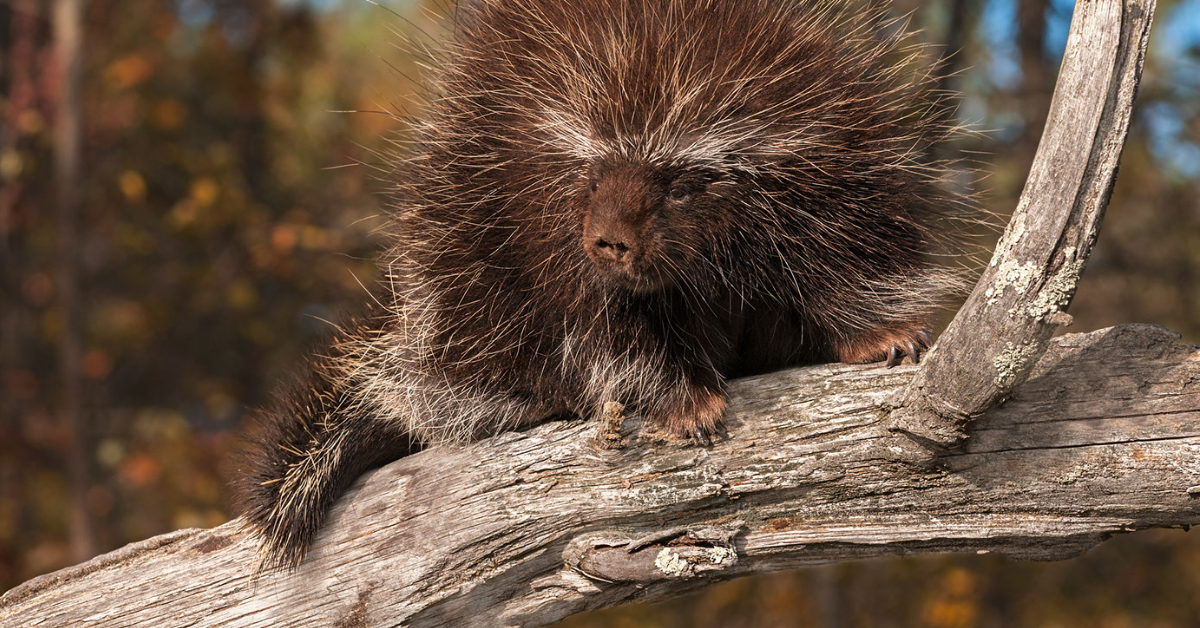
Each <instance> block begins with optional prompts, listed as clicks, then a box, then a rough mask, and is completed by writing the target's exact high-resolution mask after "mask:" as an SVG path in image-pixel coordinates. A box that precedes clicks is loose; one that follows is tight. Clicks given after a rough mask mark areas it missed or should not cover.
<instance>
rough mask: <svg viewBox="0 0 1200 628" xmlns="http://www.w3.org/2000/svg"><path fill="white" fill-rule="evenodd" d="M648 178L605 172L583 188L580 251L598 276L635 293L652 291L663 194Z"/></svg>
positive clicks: (633, 172) (635, 172)
mask: <svg viewBox="0 0 1200 628" xmlns="http://www.w3.org/2000/svg"><path fill="white" fill-rule="evenodd" d="M649 174H650V173H648V172H643V171H642V169H640V168H636V167H633V166H624V167H610V168H607V169H605V170H603V171H600V172H598V173H597V174H595V175H594V176H593V177H592V179H591V181H590V182H589V184H588V195H587V201H586V211H585V213H584V219H583V243H582V244H583V250H584V251H585V252H586V253H587V256H588V258H589V259H591V261H592V263H593V264H595V265H596V268H597V269H598V270H599V271H600V272H601V274H602V275H603V276H605V277H607V278H608V279H610V280H612V281H614V282H616V283H618V284H623V285H626V286H627V287H630V288H633V289H635V290H639V291H641V290H647V289H653V288H654V287H657V286H658V284H659V283H660V282H659V281H657V275H658V273H657V272H655V263H656V262H655V260H656V259H657V258H658V256H659V251H658V246H657V245H656V240H657V238H656V233H655V231H656V228H657V225H656V223H657V220H656V219H657V213H658V209H659V205H661V203H662V199H661V198H660V197H661V196H662V193H661V191H660V190H658V189H657V186H656V185H655V184H654V182H653V180H652V179H651V177H650V176H649Z"/></svg>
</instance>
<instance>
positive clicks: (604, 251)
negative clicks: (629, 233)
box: [591, 235, 633, 264]
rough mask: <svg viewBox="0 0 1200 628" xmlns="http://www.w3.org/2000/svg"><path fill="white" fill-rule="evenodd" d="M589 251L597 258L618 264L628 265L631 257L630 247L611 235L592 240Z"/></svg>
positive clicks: (621, 239) (619, 238)
mask: <svg viewBox="0 0 1200 628" xmlns="http://www.w3.org/2000/svg"><path fill="white" fill-rule="evenodd" d="M591 249H592V252H593V253H594V254H595V255H596V256H597V257H600V258H602V259H606V260H609V261H611V262H616V263H618V264H624V263H628V261H629V260H630V259H631V258H632V257H633V254H632V251H631V249H630V246H629V244H628V243H626V242H625V239H623V238H621V237H613V236H611V235H607V236H601V237H598V238H595V239H593V240H592V243H591Z"/></svg>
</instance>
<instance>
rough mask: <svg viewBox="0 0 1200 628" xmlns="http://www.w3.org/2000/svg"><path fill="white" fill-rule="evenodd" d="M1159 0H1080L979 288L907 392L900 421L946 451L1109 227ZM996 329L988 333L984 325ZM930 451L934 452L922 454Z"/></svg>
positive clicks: (994, 391) (1037, 333)
mask: <svg viewBox="0 0 1200 628" xmlns="http://www.w3.org/2000/svg"><path fill="white" fill-rule="evenodd" d="M1154 6H1155V2H1154V0H1092V1H1089V2H1078V3H1076V5H1075V14H1074V16H1073V17H1072V20H1071V32H1070V35H1069V36H1068V39H1067V49H1066V52H1065V54H1064V56H1063V63H1062V68H1061V69H1060V70H1059V76H1058V85H1057V87H1056V88H1055V91H1054V100H1053V102H1052V103H1051V105H1050V115H1049V118H1048V120H1047V122H1046V129H1045V132H1044V133H1043V135H1042V140H1041V143H1040V144H1039V146H1038V151H1037V156H1036V157H1035V158H1034V162H1033V167H1032V169H1031V170H1030V173H1029V179H1028V180H1027V181H1026V184H1025V190H1024V191H1023V192H1022V193H1021V200H1020V201H1019V203H1018V205H1017V208H1016V210H1015V211H1014V212H1013V217H1012V220H1011V222H1010V223H1009V225H1008V229H1007V231H1005V233H1004V236H1003V237H1002V238H1001V240H1000V243H999V245H998V246H997V247H996V252H995V255H994V256H993V258H992V261H991V263H990V264H989V265H988V267H987V269H986V270H985V271H984V273H983V276H982V277H981V278H980V280H979V284H978V285H977V286H976V287H975V291H974V292H973V293H972V294H971V296H970V298H968V299H967V302H966V303H965V304H964V305H963V307H962V309H960V310H959V312H958V314H957V315H956V316H955V317H954V320H953V321H952V322H951V323H950V326H949V328H947V329H946V331H945V333H943V334H942V336H941V338H940V339H939V340H938V346H937V350H935V351H934V352H933V353H931V354H930V355H929V356H928V358H927V359H926V360H925V361H924V364H922V366H921V371H920V373H919V374H918V375H917V377H916V378H915V379H914V380H913V382H912V385H911V386H910V387H909V388H908V390H907V391H906V393H905V398H904V402H903V403H902V404H901V410H900V411H899V412H897V413H896V416H895V417H894V418H893V421H894V425H893V427H894V428H895V429H896V430H898V431H900V432H903V433H906V434H908V435H910V436H911V437H913V439H914V440H915V441H916V442H918V443H920V444H921V445H924V446H925V447H927V448H929V449H932V450H934V451H935V452H938V451H944V450H946V449H951V448H954V447H956V446H958V445H959V444H961V442H962V441H963V439H965V438H966V434H967V427H968V425H969V423H970V421H971V419H973V418H974V417H976V416H979V415H980V414H982V413H983V412H984V411H986V410H987V409H988V408H991V407H992V406H993V405H995V404H996V403H997V402H999V401H1000V400H1001V399H1003V398H1004V397H1006V396H1007V395H1008V394H1009V393H1010V392H1011V391H1012V390H1013V389H1014V388H1015V387H1016V386H1018V385H1020V384H1021V382H1023V381H1025V378H1026V377H1028V375H1029V373H1030V371H1031V370H1032V369H1033V366H1034V364H1037V361H1038V358H1040V357H1041V356H1042V353H1043V352H1044V351H1045V350H1046V346H1047V343H1048V342H1049V340H1050V337H1051V336H1052V335H1053V334H1054V332H1055V331H1056V330H1057V329H1058V328H1059V326H1061V325H1064V324H1067V323H1068V322H1069V321H1070V317H1069V316H1067V315H1066V314H1065V311H1066V308H1067V305H1069V304H1070V302H1071V299H1072V298H1074V296H1075V289H1076V286H1077V285H1078V283H1079V275H1080V273H1081V272H1083V267H1084V264H1085V263H1086V262H1087V258H1088V255H1089V254H1090V253H1091V250H1092V246H1093V245H1094V244H1095V242H1096V238H1097V237H1098V236H1099V231H1100V221H1101V220H1102V219H1103V218H1104V210H1105V208H1106V207H1107V206H1108V199H1109V196H1110V195H1111V194H1112V184H1113V181H1114V180H1115V179H1116V174H1117V162H1118V161H1119V159H1120V156H1121V150H1122V148H1123V147H1124V146H1125V137H1126V135H1127V133H1128V130H1129V120H1130V116H1131V115H1132V111H1133V99H1134V95H1135V94H1136V92H1137V86H1138V81H1139V80H1140V79H1141V73H1142V64H1143V61H1144V60H1145V56H1146V44H1147V42H1148V41H1149V37H1150V23H1151V21H1152V19H1153V16H1154ZM983 330H986V333H981V331H983ZM922 455H924V457H928V452H924V454H921V453H920V452H917V453H916V457H921V456H922Z"/></svg>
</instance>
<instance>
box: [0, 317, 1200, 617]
mask: <svg viewBox="0 0 1200 628" xmlns="http://www.w3.org/2000/svg"><path fill="white" fill-rule="evenodd" d="M1177 339H1178V336H1177V335H1176V334H1174V333H1173V332H1170V331H1168V330H1165V329H1162V328H1159V327H1152V326H1148V325H1131V326H1123V327H1117V328H1113V329H1107V330H1102V331H1098V332H1094V333H1091V334H1081V335H1071V336H1064V337H1062V338H1058V339H1055V340H1053V341H1052V342H1051V345H1050V350H1049V351H1048V352H1047V354H1046V355H1045V356H1043V357H1042V359H1041V360H1040V361H1039V363H1038V365H1037V367H1036V368H1035V369H1034V370H1033V373H1032V375H1031V377H1030V378H1029V380H1028V381H1027V382H1026V383H1025V384H1023V385H1021V386H1019V387H1018V388H1017V389H1016V390H1014V391H1013V393H1012V396H1011V398H1010V399H1009V400H1008V401H1007V402H1006V403H1005V404H1004V406H1003V407H1000V408H997V409H994V410H992V411H991V412H988V413H987V414H985V415H984V416H983V417H982V418H981V419H980V420H979V422H978V424H977V426H976V431H975V437H974V438H972V439H971V440H970V441H969V443H968V445H967V447H966V450H965V451H964V452H962V453H958V454H953V455H949V456H946V457H944V458H941V459H940V460H939V463H938V464H935V465H913V464H909V463H907V462H905V461H904V460H903V458H902V457H898V456H897V455H895V452H896V451H899V450H898V449H897V446H898V443H900V442H901V441H903V440H904V437H903V436H900V435H897V434H895V433H894V432H891V431H890V430H889V429H888V421H887V418H888V413H889V411H890V409H891V404H893V403H894V402H895V401H896V400H898V399H899V398H900V396H901V395H902V393H903V391H904V390H905V387H906V386H908V384H909V383H910V381H911V380H912V377H913V375H914V372H915V368H914V367H899V368H895V369H891V370H889V369H885V368H880V367H870V366H867V367H864V366H848V365H840V364H839V365H824V366H816V367H811V368H804V369H796V370H790V371H785V372H781V373H775V374H771V375H767V376H761V377H756V378H751V379H746V380H740V381H738V382H735V383H734V385H733V387H732V389H733V399H734V408H735V412H736V416H735V417H734V419H733V420H732V421H731V423H730V437H729V438H728V439H727V440H724V441H721V442H718V443H715V444H714V445H712V446H711V447H708V448H700V447H697V446H692V445H688V444H687V443H683V442H677V441H664V440H658V439H656V438H653V437H651V436H648V435H646V434H643V433H640V432H639V431H638V423H639V420H638V418H637V417H636V416H633V417H630V418H629V419H628V420H627V421H626V426H625V429H624V430H623V433H624V435H625V437H626V438H627V439H628V441H629V442H628V444H627V445H626V446H625V447H624V448H622V449H619V450H602V449H600V448H599V447H598V446H597V445H596V440H595V429H596V426H595V424H594V423H587V422H571V423H553V424H548V425H543V426H540V427H538V428H535V429H532V430H529V431H527V432H522V433H511V434H504V435H501V436H497V437H495V438H492V439H490V440H487V441H484V442H480V443H475V444H472V445H469V446H463V447H454V448H441V449H435V450H430V451H426V452H423V453H421V454H418V455H416V456H412V457H410V458H406V459H403V460H400V461H398V462H396V463H393V464H391V465H389V466H387V467H385V468H383V469H380V470H378V471H376V472H373V473H371V474H369V475H368V476H366V477H364V478H363V479H362V480H360V481H359V482H358V483H357V484H356V486H355V487H354V488H353V489H352V490H351V492H350V494H349V496H348V497H347V498H345V499H343V500H341V501H340V502H339V503H338V505H337V506H336V508H335V509H334V512H333V514H332V516H331V518H330V522H329V526H328V527H327V528H326V529H325V531H324V532H323V533H322V534H321V536H320V537H319V538H318V540H317V544H316V547H315V548H314V550H313V552H312V554H311V555H310V556H309V558H308V559H307V560H306V561H305V562H304V564H303V565H302V566H301V568H300V570H299V571H298V572H296V573H293V574H282V575H267V576H263V577H260V578H259V579H258V580H255V579H254V578H253V576H252V573H251V570H252V566H253V564H254V559H255V552H256V551H257V544H256V542H255V540H254V539H253V538H252V537H250V536H248V535H247V534H246V533H245V532H244V531H243V530H242V529H241V528H240V527H239V523H238V522H236V521H235V522H232V523H229V524H226V525H224V526H221V527H219V528H216V529H213V530H189V531H183V532H177V533H174V534H171V535H167V536H164V537H158V538H156V539H151V540H150V541H147V542H144V543H141V544H137V545H134V546H130V547H128V548H126V549H124V550H121V551H119V552H117V553H115V554H111V555H108V556H105V557H101V558H99V559H97V560H95V561H92V562H90V563H86V564H84V565H81V566H80V567H77V568H73V569H69V570H64V571H62V572H58V573H56V574H52V575H51V576H48V577H45V578H42V579H38V580H35V581H32V582H30V583H28V584H26V585H24V586H22V587H20V588H17V589H14V590H13V591H10V592H9V593H8V594H6V595H5V596H4V597H3V598H0V627H3V628H17V627H21V628H24V627H26V626H34V625H36V626H42V627H51V626H94V627H105V628H108V627H118V626H129V627H133V626H195V627H200V626H211V627H216V626H238V627H252V626H285V625H286V626H331V625H333V626H362V627H365V626H397V625H404V626H414V627H415V626H489V627H490V626H540V625H545V624H549V623H552V622H554V621H556V620H558V619H561V618H563V617H566V616H567V615H570V614H573V613H576V612H580V611H584V610H589V609H595V608H601V607H606V606H612V605H615V604H620V603H623V602H626V601H630V600H638V599H641V600H653V599H659V598H662V597H664V596H667V595H671V594H675V593H679V592H681V591H685V590H689V589H694V588H697V587H700V586H704V585H706V584H710V583H712V582H715V581H717V580H721V579H725V578H729V577H733V576H738V575H744V574H750V573H762V572H767V571H771V570H776V569H787V568H793V567H800V566H806V565H814V564H819V563H826V562H834V561H843V560H850V559H858V558H868V557H876V556H884V555H889V554H907V553H917V552H984V551H986V552H999V553H1003V554H1008V555H1011V556H1017V557H1022V558H1037V559H1057V558H1065V557H1067V556H1072V555H1075V554H1078V553H1080V552H1082V551H1084V550H1086V549H1088V548H1090V547H1092V546H1093V545H1095V544H1096V543H1099V542H1100V541H1102V540H1103V539H1106V538H1108V537H1110V536H1112V535H1114V534H1121V533H1124V532H1131V531H1134V530H1141V529H1144V528H1149V527H1155V526H1185V525H1193V524H1196V523H1200V498H1198V497H1197V496H1194V495H1190V494H1189V493H1188V490H1189V489H1190V488H1192V487H1194V486H1197V485H1200V347H1195V346H1189V345H1184V344H1178V343H1177V342H1176V340H1177ZM630 549H633V550H634V551H629V550H630Z"/></svg>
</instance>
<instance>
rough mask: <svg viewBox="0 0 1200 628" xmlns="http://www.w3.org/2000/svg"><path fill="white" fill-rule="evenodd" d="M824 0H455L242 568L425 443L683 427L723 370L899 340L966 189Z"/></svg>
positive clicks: (935, 275)
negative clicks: (376, 267)
mask: <svg viewBox="0 0 1200 628" xmlns="http://www.w3.org/2000/svg"><path fill="white" fill-rule="evenodd" d="M839 8H845V5H842V4H838V3H833V2H828V1H825V0H821V1H819V2H777V1H772V0H737V1H731V0H577V1H574V2H561V1H560V0H481V1H479V2H475V3H473V4H472V5H471V6H469V7H464V8H463V10H462V11H460V13H459V16H458V22H457V24H456V25H455V35H454V37H453V40H452V41H451V42H450V43H449V44H447V45H446V48H445V50H444V51H443V52H442V53H441V55H440V58H439V61H438V62H437V64H436V69H435V71H434V73H433V75H432V76H431V77H430V84H429V86H428V90H429V93H428V106H427V110H426V112H425V114H424V116H423V118H422V120H421V121H420V122H419V124H418V127H417V133H416V138H415V140H414V141H413V142H412V150H411V152H410V153H409V154H407V155H405V156H404V157H403V159H402V161H401V163H400V165H399V167H398V168H397V175H396V177H397V180H396V185H397V195H396V196H397V202H396V207H395V210H394V216H393V218H392V223H391V224H392V226H391V227H390V228H389V231H390V232H391V233H394V234H395V243H394V245H393V246H392V247H391V249H390V251H389V252H388V254H387V255H386V256H385V259H384V266H385V270H386V273H385V275H386V280H385V282H384V293H383V295H382V296H381V297H380V299H379V301H380V303H381V306H380V307H379V308H377V310H376V311H373V312H372V313H370V314H369V315H367V316H365V317H363V319H361V321H359V322H356V323H353V324H349V325H347V326H345V328H344V329H343V331H342V332H341V333H340V334H339V336H338V337H336V338H335V339H334V340H333V341H332V342H331V344H330V347H329V349H327V350H326V351H325V352H323V353H322V354H321V357H319V358H317V359H315V360H314V365H313V367H312V368H311V369H310V372H309V373H308V375H307V376H306V378H305V379H304V380H302V383H301V384H300V385H299V386H297V387H295V388H294V389H293V391H294V392H292V393H291V394H289V395H285V396H284V397H283V398H282V399H281V401H280V403H278V404H277V405H276V406H275V408H274V409H272V410H271V411H269V412H267V413H265V414H264V422H263V423H264V425H265V426H266V427H264V428H262V429H261V434H262V436H261V437H260V439H259V440H258V442H257V444H256V445H255V446H254V447H253V448H252V451H251V456H250V457H249V458H248V459H247V463H246V464H247V466H248V467H249V471H248V472H247V474H246V478H247V479H246V481H245V482H244V489H245V490H244V492H245V494H246V495H247V497H246V498H245V503H246V505H247V506H246V517H247V521H248V523H249V525H250V526H252V527H253V528H254V529H255V530H257V531H258V532H259V533H260V534H262V536H263V538H264V550H265V553H264V561H265V564H268V565H286V566H295V565H297V564H299V561H300V560H301V559H302V558H303V556H304V553H305V552H306V550H307V548H308V546H309V545H310V544H311V542H312V539H313V537H314V535H315V533H316V531H317V530H318V528H319V527H320V525H321V522H322V520H323V517H324V515H325V512H326V511H327V510H328V508H329V506H330V505H332V503H333V501H334V500H335V499H336V498H337V497H338V496H339V495H340V494H341V493H342V492H343V491H344V490H345V488H346V487H347V486H348V485H349V484H350V482H352V481H353V480H354V478H355V477H357V476H358V475H360V474H361V473H362V472H363V471H364V470H366V469H368V468H370V467H371V466H374V465H377V464H380V463H382V462H385V461H387V460H390V459H393V458H395V457H398V456H402V455H406V454H408V453H411V452H413V451H415V450H417V449H419V448H421V447H424V446H428V445H431V444H438V443H444V442H454V441H462V440H466V439H471V438H476V437H480V436H483V435H488V434H493V433H496V432H498V431H502V430H505V429H512V428H516V427H521V426H524V425H529V424H532V423H536V422H539V421H544V420H546V419H547V418H549V417H552V416H554V415H558V414H565V413H574V414H578V415H582V416H585V417H587V416H590V415H591V414H593V413H595V412H596V411H597V410H598V408H599V406H600V405H601V404H603V403H604V402H605V401H609V400H615V401H621V402H623V403H627V404H629V405H631V406H632V407H633V408H636V409H639V410H640V411H642V412H643V413H645V414H647V415H649V417H650V418H651V422H652V423H653V422H655V421H654V419H655V418H661V420H660V421H659V422H660V423H661V424H662V425H663V426H664V427H665V428H666V429H668V430H670V431H674V432H676V433H680V434H684V435H698V436H704V435H706V434H707V433H711V432H712V431H713V430H714V429H716V427H717V426H719V421H720V415H721V412H723V410H724V407H725V406H724V403H725V402H724V392H723V390H724V380H725V378H727V377H731V376H736V375H741V374H746V373H753V372H761V371H766V370H770V369H775V368H780V367H783V366H787V365H792V364H801V363H806V362H816V361H828V360H845V361H855V362H861V361H871V360H877V359H882V358H884V357H888V355H889V350H890V353H891V356H892V357H893V358H894V356H895V355H896V348H897V347H899V348H900V349H901V350H902V351H904V352H906V353H908V354H909V355H911V356H912V358H913V359H916V357H917V354H918V353H919V351H920V350H921V349H923V348H925V345H926V344H928V342H927V341H926V340H923V339H924V338H927V337H928V336H927V332H925V329H926V328H927V326H928V322H927V319H928V317H929V316H930V315H931V313H932V312H933V311H934V310H935V309H936V308H937V306H938V305H939V303H940V302H942V301H943V300H944V299H945V298H946V297H947V296H948V295H949V294H950V293H951V292H952V291H953V290H954V289H955V288H956V287H957V286H958V283H959V282H958V280H957V274H956V273H955V272H953V271H952V270H950V269H947V268H945V267H943V266H942V265H939V264H938V263H936V262H935V260H934V259H933V258H934V256H936V255H938V254H941V253H943V252H945V251H946V250H947V247H946V244H945V243H947V242H951V243H952V242H953V241H954V237H953V236H952V235H951V234H952V233H954V232H955V231H956V228H955V227H954V226H953V224H951V222H950V221H951V219H952V218H953V217H954V215H955V214H956V213H957V211H958V210H959V209H961V208H962V207H963V206H964V204H963V202H962V200H961V199H959V198H956V197H954V196H953V195H951V194H949V193H948V192H946V191H945V189H944V188H943V186H941V185H940V180H941V178H942V177H943V175H944V174H945V173H946V172H947V168H948V166H947V164H943V163H939V162H938V161H936V160H935V159H933V158H932V157H931V156H930V151H929V148H930V147H931V146H932V145H933V144H935V143H937V142H940V141H943V140H945V139H946V138H947V137H949V136H950V135H952V134H953V132H954V130H953V129H952V128H950V127H949V126H948V125H947V124H945V123H944V121H943V120H944V119H945V117H946V116H945V115H944V114H945V105H943V104H941V102H939V100H938V97H937V96H936V94H934V93H933V92H932V91H931V87H932V85H933V82H932V80H931V79H930V75H929V66H928V64H927V63H923V62H922V54H923V51H922V50H921V49H920V48H919V47H911V48H906V46H907V45H908V44H906V43H905V39H904V38H903V37H900V36H895V35H890V34H888V33H889V32H890V31H891V30H894V24H888V23H886V22H885V21H884V20H883V17H882V16H883V12H882V11H880V10H871V11H867V12H861V11H860V12H854V13H839V12H838V9H839ZM922 68H923V69H922ZM677 197H678V198H677ZM680 199H682V200H680ZM614 208H616V209H614ZM635 210H636V211H635ZM613 234H617V235H616V236H614V235H613ZM610 240H611V241H614V242H617V248H615V249H614V247H613V245H612V243H611V242H610ZM618 240H619V241H618ZM627 245H628V246H627ZM629 247H633V248H632V249H630V250H629V251H626V249H627V248H629ZM614 250H616V251H618V252H617V253H613V251H614ZM635 252H636V255H633V253H635ZM626 253H629V255H626ZM614 260H617V261H616V262H614ZM614 264H615V265H614ZM689 413H692V414H695V415H703V416H705V417H707V419H705V421H706V422H705V421H697V422H695V424H694V425H693V424H692V423H693V422H692V421H691V419H688V418H687V416H688V414H689Z"/></svg>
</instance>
